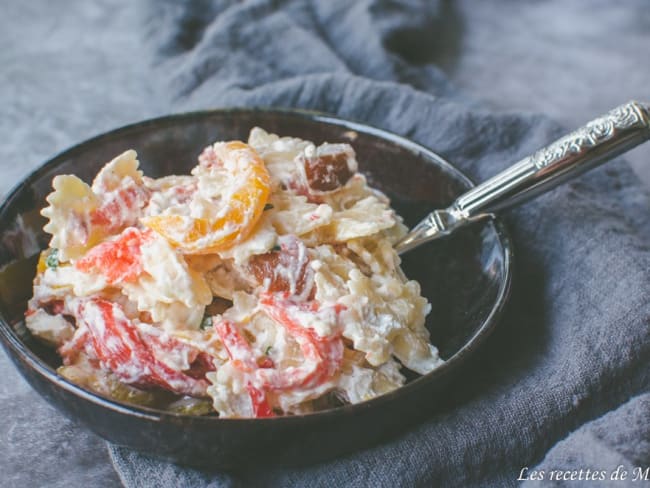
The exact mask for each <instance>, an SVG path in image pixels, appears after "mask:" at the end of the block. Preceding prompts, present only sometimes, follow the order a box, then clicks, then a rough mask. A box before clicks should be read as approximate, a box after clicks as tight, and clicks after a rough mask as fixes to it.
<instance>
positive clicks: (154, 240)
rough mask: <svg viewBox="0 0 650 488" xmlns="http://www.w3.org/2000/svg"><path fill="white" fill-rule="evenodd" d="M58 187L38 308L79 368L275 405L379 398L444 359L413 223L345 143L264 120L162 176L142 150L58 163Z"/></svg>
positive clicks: (205, 405)
mask: <svg viewBox="0 0 650 488" xmlns="http://www.w3.org/2000/svg"><path fill="white" fill-rule="evenodd" d="M53 190H54V191H53V192H52V193H51V194H50V195H49V196H48V198H47V202H48V206H47V207H46V208H45V209H43V211H42V214H43V215H44V216H45V217H46V218H47V219H48V223H47V224H46V225H45V227H44V230H45V231H46V232H47V233H49V234H50V235H51V236H52V237H51V241H50V245H49V249H47V250H45V251H43V252H42V254H41V256H40V259H39V263H38V269H37V274H36V277H35V279H34V293H33V297H32V299H31V300H30V301H29V304H28V310H27V312H26V320H25V322H26V325H27V327H28V329H29V330H30V331H31V333H32V334H33V335H34V336H36V337H37V338H39V339H40V340H42V341H45V342H47V343H48V344H50V345H52V346H53V347H56V348H57V351H58V353H59V355H60V356H61V358H62V361H63V365H62V366H61V367H60V368H59V370H58V372H59V373H60V374H61V375H62V376H64V377H66V378H68V379H69V380H71V381H73V382H75V383H77V384H80V385H81V386H84V387H86V388H89V389H91V390H93V391H95V392H98V393H100V394H102V395H105V396H108V397H110V398H114V399H117V400H120V401H125V402H130V403H135V404H139V405H144V406H151V407H155V408H163V409H166V410H169V411H173V412H180V413H187V414H197V415H204V414H213V415H217V414H218V415H219V416H220V417H271V416H276V415H296V414H305V413H309V412H313V411H318V410H322V409H326V408H331V407H334V406H337V405H341V404H345V403H358V402H362V401H365V400H369V399H371V398H374V397H376V396H378V395H382V394H384V393H386V392H389V391H392V390H394V389H396V388H399V387H400V386H401V385H403V384H404V382H405V376H404V375H403V369H402V368H407V369H408V370H411V371H413V372H416V373H419V374H425V373H428V372H430V371H431V370H433V369H434V368H436V367H437V366H439V365H440V364H442V360H441V359H440V358H439V356H438V351H437V349H436V348H435V347H434V346H433V345H431V344H430V341H429V334H428V331H427V329H426V328H425V326H424V322H425V316H426V314H427V313H428V312H429V310H430V306H429V304H428V302H427V300H426V299H425V298H423V297H422V296H421V295H420V287H419V285H418V283H416V282H415V281H409V280H408V279H407V278H406V277H405V276H404V274H403V273H402V271H401V269H400V265H399V264H400V261H399V258H398V256H397V254H396V252H395V251H394V250H393V244H394V243H395V242H396V241H397V240H398V239H399V238H400V237H401V236H403V235H404V233H405V231H406V228H405V227H404V225H403V224H402V223H401V220H400V219H399V217H398V216H397V215H396V214H395V212H394V211H393V210H392V209H391V208H390V206H389V202H388V199H387V198H386V197H385V196H384V195H383V194H382V193H380V192H379V191H377V190H374V189H372V188H370V187H369V186H368V184H367V182H366V179H365V177H364V176H363V175H362V174H361V173H359V172H358V167H357V161H356V156H355V152H354V150H353V148H352V147H351V146H350V145H348V144H329V143H325V144H322V145H319V146H316V145H315V144H314V143H312V142H310V141H305V140H301V139H297V138H292V137H279V136H277V135H273V134H269V133H267V132H265V131H264V130H262V129H260V128H255V129H253V130H252V131H251V133H250V136H249V139H248V141H247V142H246V143H244V142H240V141H229V142H217V143H215V144H213V145H210V146H208V147H206V148H205V149H204V150H203V152H202V153H201V154H200V156H199V158H198V164H197V165H196V166H195V167H194V169H193V170H192V171H191V173H190V174H188V175H172V176H166V177H162V178H157V179H153V178H149V177H147V176H145V175H144V174H143V173H142V171H141V170H140V169H139V162H138V159H137V154H136V153H135V151H133V150H129V151H126V152H124V153H123V154H121V155H119V156H117V157H116V158H115V159H113V160H112V161H110V162H109V163H107V164H106V165H105V166H104V167H103V168H102V169H101V170H100V171H99V173H98V174H97V176H96V177H95V179H94V181H93V182H92V184H90V185H89V184H87V183H86V182H84V181H82V180H81V179H80V178H78V177H76V176H74V175H60V176H56V177H55V178H54V180H53Z"/></svg>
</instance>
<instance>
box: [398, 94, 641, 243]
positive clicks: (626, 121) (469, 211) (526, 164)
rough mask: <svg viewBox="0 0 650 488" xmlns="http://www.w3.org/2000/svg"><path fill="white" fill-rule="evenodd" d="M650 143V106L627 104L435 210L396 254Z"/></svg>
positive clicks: (414, 230)
mask: <svg viewBox="0 0 650 488" xmlns="http://www.w3.org/2000/svg"><path fill="white" fill-rule="evenodd" d="M648 139H650V104H647V103H640V102H634V101H632V102H628V103H626V104H624V105H621V106H620V107H617V108H615V109H614V110H612V111H610V112H609V113H607V114H606V115H603V116H602V117H599V118H597V119H594V120H592V121H591V122H589V123H587V124H586V125H585V126H583V127H581V128H580V129H578V130H576V131H574V132H571V133H570V134H568V135H566V136H564V137H562V138H560V139H558V140H557V141H555V142H553V143H551V144H550V145H548V146H546V147H544V148H542V149H540V150H538V151H537V152H535V153H534V154H532V155H531V156H528V157H526V158H524V159H522V160H521V161H519V162H518V163H515V164H514V165H513V166H511V167H509V168H508V169H506V170H505V171H502V172H501V173H499V174H498V175H496V176H493V177H492V178H490V179H489V180H487V181H485V182H483V183H481V184H480V185H478V186H475V187H474V188H472V189H471V190H469V191H468V192H466V193H464V194H463V195H461V196H459V197H458V198H457V199H456V200H455V201H454V202H453V203H452V204H451V205H450V206H449V207H447V208H446V209H440V210H434V211H433V212H431V213H430V214H429V215H427V216H426V217H425V218H424V219H423V220H422V221H421V222H420V223H419V224H417V225H416V226H415V227H413V229H412V230H411V231H410V232H409V233H408V234H407V235H406V236H404V238H403V239H401V240H400V241H399V242H398V243H397V244H395V249H396V250H397V252H398V253H399V254H402V253H405V252H406V251H410V250H411V249H413V248H416V247H418V246H420V245H422V244H424V243H426V242H429V241H432V240H434V239H438V238H439V237H444V236H447V235H449V234H452V233H453V232H454V231H455V230H456V229H459V228H460V227H464V226H465V225H467V224H470V223H472V222H476V221H479V220H483V219H486V218H492V217H494V215H495V212H497V211H499V210H503V209H505V208H508V207H512V206H514V205H517V204H519V203H522V202H524V201H526V200H529V199H531V198H534V197H536V196H537V195H540V194H542V193H545V192H547V191H549V190H551V189H552V188H554V187H556V186H558V185H559V184H561V183H564V182H565V181H567V180H569V179H571V178H574V177H575V176H578V175H579V174H581V173H584V172H585V171H587V170H589V169H592V168H595V167H596V166H599V165H601V164H603V163H605V162H607V161H609V160H611V159H612V158H614V157H616V156H618V155H619V154H622V153H624V152H626V151H629V150H630V149H632V148H633V147H635V146H637V145H639V144H641V143H643V142H645V141H646V140H648Z"/></svg>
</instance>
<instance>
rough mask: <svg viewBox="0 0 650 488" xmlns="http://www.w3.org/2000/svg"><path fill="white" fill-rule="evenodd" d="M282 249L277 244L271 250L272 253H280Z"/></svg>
mask: <svg viewBox="0 0 650 488" xmlns="http://www.w3.org/2000/svg"><path fill="white" fill-rule="evenodd" d="M281 249H282V248H281V247H280V246H278V245H277V244H276V245H275V246H273V247H272V248H271V251H280V250H281Z"/></svg>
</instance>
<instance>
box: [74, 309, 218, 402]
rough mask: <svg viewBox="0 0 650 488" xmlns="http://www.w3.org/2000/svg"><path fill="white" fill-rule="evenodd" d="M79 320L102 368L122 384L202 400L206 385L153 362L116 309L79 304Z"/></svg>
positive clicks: (121, 313)
mask: <svg viewBox="0 0 650 488" xmlns="http://www.w3.org/2000/svg"><path fill="white" fill-rule="evenodd" d="M78 316H79V319H80V322H82V323H83V324H85V326H86V327H88V330H89V332H90V335H91V339H92V345H93V349H94V351H95V353H96V355H97V358H98V359H99V361H100V362H101V364H102V365H103V366H104V367H105V368H108V369H109V370H111V371H112V372H113V373H114V374H115V375H116V376H118V377H119V378H120V379H121V380H122V381H124V382H125V383H128V384H134V385H139V386H158V387H160V388H164V389H166V390H169V391H172V392H174V393H178V394H183V395H190V396H197V397H201V396H205V394H206V388H207V382H205V381H202V380H196V379H194V378H192V377H190V376H188V375H186V374H184V373H182V372H179V371H175V370H173V369H172V368H170V367H169V366H167V365H166V364H165V363H163V362H161V361H159V360H158V359H156V358H155V356H154V355H153V353H152V351H151V350H150V349H149V348H148V347H147V344H146V343H145V342H144V341H143V340H142V338H141V337H140V335H139V334H138V331H137V329H136V328H135V326H134V325H133V324H132V323H131V322H130V321H129V319H128V318H127V317H126V316H125V315H124V312H123V310H122V309H121V307H120V306H119V305H117V304H115V303H111V302H108V301H106V300H103V299H99V298H95V299H92V300H89V301H87V302H83V303H82V304H80V306H79V312H78Z"/></svg>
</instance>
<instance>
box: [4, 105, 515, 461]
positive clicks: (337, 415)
mask: <svg viewBox="0 0 650 488" xmlns="http://www.w3.org/2000/svg"><path fill="white" fill-rule="evenodd" d="M256 125H258V126H260V127H263V128H265V129H266V130H268V131H271V132H275V133H278V134H281V135H291V136H297V137H301V138H305V139H310V140H313V141H315V142H317V143H320V142H324V141H329V142H338V141H342V142H351V143H352V144H353V146H354V148H355V150H356V152H357V156H358V160H359V162H360V169H361V171H363V173H365V174H366V175H367V177H368V180H369V182H370V184H372V185H374V186H376V187H378V188H380V189H381V190H383V191H384V192H385V193H386V194H388V196H389V197H390V198H391V199H392V203H393V206H394V207H395V208H396V209H397V211H398V212H399V214H401V215H402V216H403V217H404V219H405V221H406V223H407V225H409V226H412V225H414V224H415V223H417V222H418V221H419V220H420V218H422V217H423V216H424V215H426V214H427V213H428V212H429V211H430V210H432V209H434V208H437V207H441V206H445V205H447V204H449V203H450V202H451V201H452V200H453V199H454V197H455V196H456V195H458V194H459V193H461V192H463V191H464V190H466V189H468V188H469V187H471V186H472V183H471V182H470V180H469V179H468V178H467V177H465V176H464V175H463V174H462V173H461V172H459V171H458V170H456V169H455V168H453V167H452V166H451V165H449V164H448V163H447V162H446V161H444V160H443V159H442V158H440V157H439V156H437V155H436V154H434V153H432V152H431V151H429V150H428V149H426V148H424V147H422V146H419V145H417V144H414V143H413V142H410V141H408V140H406V139H403V138H402V137H399V136H396V135H394V134H390V133H388V132H385V131H382V130H379V129H375V128H372V127H368V126H365V125H362V124H357V123H353V122H348V121H344V120H340V119H336V118H333V117H329V116H326V115H322V114H316V113H308V112H295V111H274V110H223V111H211V112H198V113H190V114H184V115H173V116H170V117H163V118H160V119H156V120H151V121H147V122H142V123H139V124H135V125H130V126H128V127H124V128H122V129H118V130H115V131H113V132H109V133H107V134H104V135H101V136H99V137H96V138H94V139H91V140H89V141H86V142H84V143H82V144H79V145H78V146H75V147H73V148H72V149H69V150H67V151H65V152H64V153H62V154H60V155H58V156H56V157H55V158H54V159H52V160H51V161H49V162H48V163H46V164H45V165H44V166H42V167H41V168H40V169H38V170H37V171H36V172H34V173H33V174H32V175H30V176H29V177H28V178H27V179H26V180H25V181H23V182H22V183H20V184H19V185H18V186H17V187H16V188H15V189H14V190H13V191H12V192H11V194H10V195H9V196H8V197H7V199H6V201H5V202H4V204H3V205H2V207H1V208H0V235H1V236H2V237H1V242H0V338H2V342H3V345H4V348H5V350H6V351H7V354H9V356H10V358H11V360H12V361H13V362H14V363H15V365H16V366H17V367H18V369H19V370H20V372H21V373H22V375H23V376H24V377H25V378H26V379H27V381H29V383H30V384H31V385H32V386H33V387H34V388H35V389H36V390H37V391H38V392H39V393H40V394H41V395H43V396H44V397H45V398H47V400H49V401H50V402H51V403H52V404H53V405H55V406H56V407H57V408H58V409H59V410H61V411H62V412H63V413H64V414H66V415H68V416H69V417H71V418H73V419H77V420H79V421H80V422H82V423H83V424H85V425H87V426H88V427H89V428H90V429H92V430H93V431H95V432H96V433H98V434H99V435H100V436H102V437H104V438H105V439H107V440H109V441H111V442H113V443H116V444H120V445H124V446H129V447H132V448H135V449H138V450H141V451H144V452H146V453H149V454H151V455H155V456H159V457H164V458H167V459H171V460H174V461H176V462H180V463H185V464H192V465H200V466H205V467H213V468H235V467H242V466H245V465H246V464H247V462H249V461H250V460H251V459H254V460H255V462H256V463H257V464H259V463H260V462H266V463H273V464H285V465H286V464H306V463H310V462H315V461H318V460H323V459H326V458H329V457H333V456H337V455H341V454H343V453H345V452H349V451H352V450H355V449H359V448H361V447H365V446H369V445H371V444H374V443H377V442H378V441H380V440H383V439H386V438H387V437H389V436H391V435H394V434H396V433H397V432H399V431H402V430H404V429H405V428H406V427H408V426H409V425H412V424H413V423H414V422H417V421H418V420H421V419H422V418H423V417H425V416H427V415H430V414H431V413H432V412H433V411H434V410H435V409H436V407H437V406H438V405H439V404H440V399H441V397H442V396H443V395H440V392H441V390H442V389H443V388H444V387H445V385H446V383H447V382H448V380H449V379H450V378H451V377H452V373H455V372H458V370H459V367H460V366H461V365H462V364H463V363H465V362H466V361H467V359H468V358H470V356H471V355H472V354H473V353H474V352H475V351H476V350H477V347H478V346H479V345H480V344H481V343H482V342H483V341H484V340H485V338H486V336H487V335H488V334H489V333H490V332H491V331H492V329H493V328H494V327H495V325H496V322H497V320H498V317H499V315H500V313H501V311H502V309H503V307H504V304H505V301H506V299H507V296H508V290H509V285H510V280H511V276H512V248H511V244H510V240H509V237H508V234H507V232H506V230H505V229H504V227H503V226H502V225H501V223H500V222H498V221H494V222H487V223H484V224H478V225H476V226H473V227H471V228H468V229H464V230H461V231H460V232H459V233H458V234H457V235H454V236H453V237H451V238H449V239H448V240H443V241H439V242H436V243H432V244H429V245H427V246H424V247H423V248H420V249H418V250H415V251H413V252H412V253H410V254H408V255H407V256H405V258H404V268H405V271H406V274H407V275H408V276H409V277H410V278H412V279H416V280H418V281H419V282H420V283H421V285H422V290H423V294H424V295H425V296H426V297H427V298H428V299H429V300H430V301H431V304H432V306H433V310H432V312H431V314H430V320H429V322H428V324H427V326H428V327H429V330H430V331H431V338H432V342H433V343H434V344H435V345H436V346H438V348H439V350H440V353H441V356H442V357H443V358H444V359H446V363H445V364H444V365H443V366H442V367H440V368H438V369H437V370H435V371H434V372H432V373H430V374H428V375H426V376H423V377H419V378H414V379H412V380H411V381H410V382H409V383H408V384H407V385H406V386H404V387H402V388H400V389H399V390H397V391H394V392H392V393H390V394H387V395H384V396H382V397H379V398H376V399H374V400H371V401H368V402H364V403H361V404H358V405H348V406H344V407H339V408H336V409H331V410H326V411H323V412H319V413H315V414H309V415H304V416H294V417H280V418H271V419H220V418H217V417H192V416H186V415H176V414H169V413H165V412H162V411H159V410H154V409H149V408H141V407H137V406H133V405H128V404H124V403H120V402H116V401H113V400H109V399H107V398H104V397H101V396H98V395H96V394H94V393H92V392H90V391H88V390H85V389H83V388H81V387H79V386H76V385H75V384H73V383H70V382H69V381H67V380H65V379H64V378H62V377H60V376H59V375H57V373H56V371H55V370H56V368H57V366H58V365H59V364H60V361H59V359H58V357H57V355H56V354H55V353H54V352H53V351H52V350H50V349H47V348H45V347H43V346H42V345H40V344H39V343H38V342H36V341H35V340H34V339H33V338H32V337H30V335H29V332H28V331H27V330H26V329H25V327H24V324H23V321H22V319H23V313H24V311H25V308H26V301H27V300H28V298H29V297H30V295H31V282H32V279H33V276H34V274H35V265H36V256H37V253H38V251H39V249H42V248H45V247H46V246H47V242H48V236H47V235H46V234H44V232H43V231H42V228H43V224H44V219H43V218H42V217H41V216H40V215H39V210H40V209H41V208H43V207H44V206H45V197H46V195H47V194H48V193H49V192H50V191H51V182H52V178H53V177H54V176H55V175H57V174H61V173H74V174H77V175H79V176H80V177H81V178H83V179H85V180H86V181H90V180H91V179H92V177H93V176H94V175H95V174H96V173H97V171H98V170H99V169H100V167H101V166H102V165H103V164H104V163H105V162H106V161H108V160H110V159H111V158H112V157H114V156H115V155H116V154H119V153H121V152H122V151H124V150H126V149H128V148H134V149H136V150H137V152H138V155H139V159H140V161H141V163H142V169H143V170H144V172H145V174H147V175H149V176H154V177H159V176H163V175H168V174H172V173H186V172H187V171H188V170H189V169H190V168H191V167H192V166H194V164H195V161H196V156H197V155H198V154H199V152H200V151H201V149H202V148H203V147H204V146H206V145H208V144H209V143H211V142H213V141H215V140H227V139H245V138H246V137H247V135H248V132H249V130H250V129H251V128H252V127H254V126H256Z"/></svg>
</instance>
